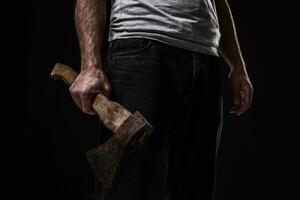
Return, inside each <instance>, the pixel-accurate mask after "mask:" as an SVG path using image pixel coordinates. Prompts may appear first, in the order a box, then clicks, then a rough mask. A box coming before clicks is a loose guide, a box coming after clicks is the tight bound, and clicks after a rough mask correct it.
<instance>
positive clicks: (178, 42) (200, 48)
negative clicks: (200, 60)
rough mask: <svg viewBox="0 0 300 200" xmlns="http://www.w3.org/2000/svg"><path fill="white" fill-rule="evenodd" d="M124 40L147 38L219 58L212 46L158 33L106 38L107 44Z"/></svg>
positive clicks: (115, 35)
mask: <svg viewBox="0 0 300 200" xmlns="http://www.w3.org/2000/svg"><path fill="white" fill-rule="evenodd" d="M125 38H147V39H152V40H156V41H159V42H163V43H165V44H168V45H171V46H174V47H178V48H182V49H185V50H189V51H195V52H199V53H203V54H208V55H213V56H217V57H219V54H218V49H217V48H216V47H213V46H208V45H204V44H200V43H196V42H191V41H187V40H182V39H178V38H173V37H170V36H167V35H163V34H158V33H146V32H130V33H126V34H123V33H122V34H118V33H114V34H110V35H109V37H108V42H110V41H112V40H115V39H125Z"/></svg>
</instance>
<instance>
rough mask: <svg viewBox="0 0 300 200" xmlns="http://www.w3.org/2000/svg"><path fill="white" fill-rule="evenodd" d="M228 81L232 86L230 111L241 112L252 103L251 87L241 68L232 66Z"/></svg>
mask: <svg viewBox="0 0 300 200" xmlns="http://www.w3.org/2000/svg"><path fill="white" fill-rule="evenodd" d="M229 82H230V84H231V88H232V95H233V103H234V105H233V106H232V108H231V110H230V113H234V114H236V115H238V116H239V115H241V114H243V113H244V112H245V111H246V110H248V109H249V107H250V105H251V103H252V96H253V87H252V84H251V81H250V79H249V77H248V75H247V72H246V71H245V70H244V69H243V68H234V69H232V71H231V72H230V74H229Z"/></svg>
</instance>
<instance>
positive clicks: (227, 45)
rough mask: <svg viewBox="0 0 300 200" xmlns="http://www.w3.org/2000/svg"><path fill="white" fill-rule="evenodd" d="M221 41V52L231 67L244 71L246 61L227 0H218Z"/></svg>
mask: <svg viewBox="0 0 300 200" xmlns="http://www.w3.org/2000/svg"><path fill="white" fill-rule="evenodd" d="M216 7H217V12H218V18H219V24H220V32H221V35H222V36H221V41H220V46H219V53H220V54H221V56H222V57H223V58H224V60H225V61H226V62H227V64H228V65H229V67H230V68H231V69H235V68H239V69H242V70H244V71H246V69H245V63H244V59H243V56H242V53H241V50H240V46H239V42H238V38H237V34H236V29H235V25H234V21H233V17H232V14H231V10H230V7H229V5H228V3H227V0H216Z"/></svg>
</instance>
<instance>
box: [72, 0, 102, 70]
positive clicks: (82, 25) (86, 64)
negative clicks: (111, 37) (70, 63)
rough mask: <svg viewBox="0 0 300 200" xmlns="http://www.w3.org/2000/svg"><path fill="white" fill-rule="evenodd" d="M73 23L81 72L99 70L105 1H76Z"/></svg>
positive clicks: (100, 65)
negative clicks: (74, 24)
mask: <svg viewBox="0 0 300 200" xmlns="http://www.w3.org/2000/svg"><path fill="white" fill-rule="evenodd" d="M75 23H76V30H77V35H78V40H79V46H80V53H81V70H82V71H87V70H94V69H97V68H98V69H99V68H101V67H102V58H101V55H102V54H101V51H102V40H103V35H104V30H105V23H106V0H77V2H76V8H75Z"/></svg>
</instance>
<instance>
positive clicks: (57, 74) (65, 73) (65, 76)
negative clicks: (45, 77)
mask: <svg viewBox="0 0 300 200" xmlns="http://www.w3.org/2000/svg"><path fill="white" fill-rule="evenodd" d="M77 76H78V74H77V72H76V71H75V70H73V69H72V68H71V67H69V66H67V65H63V64H60V63H57V64H56V65H55V66H54V67H53V69H52V72H51V78H53V79H60V80H62V81H64V82H65V83H66V84H67V85H68V86H69V87H70V86H71V85H72V83H73V82H74V81H75V79H76V77H77Z"/></svg>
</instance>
